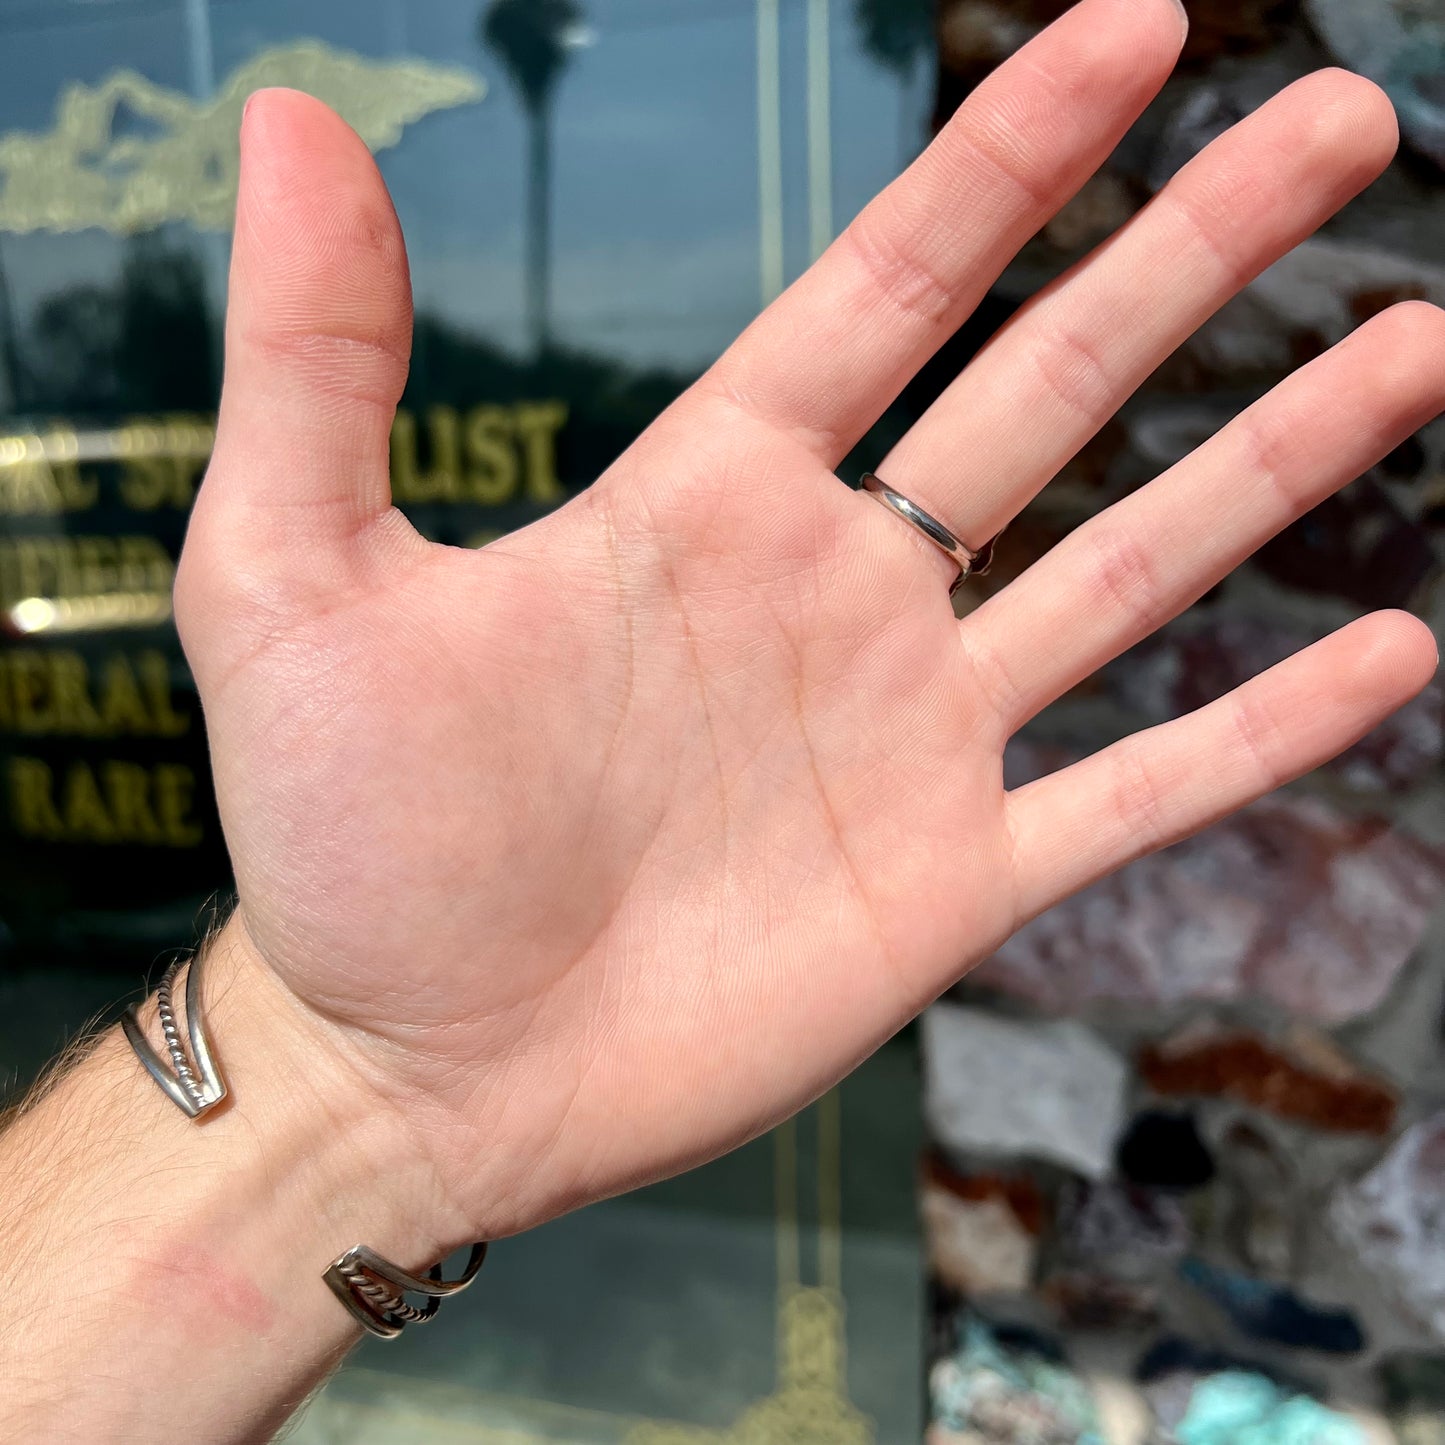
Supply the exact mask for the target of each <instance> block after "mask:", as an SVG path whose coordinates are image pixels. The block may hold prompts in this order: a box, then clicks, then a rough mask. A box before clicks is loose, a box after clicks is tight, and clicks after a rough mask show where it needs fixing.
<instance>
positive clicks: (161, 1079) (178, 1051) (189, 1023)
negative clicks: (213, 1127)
mask: <svg viewBox="0 0 1445 1445" xmlns="http://www.w3.org/2000/svg"><path fill="white" fill-rule="evenodd" d="M184 962H185V961H184V960H183V959H177V960H176V961H175V962H174V963H173V964H171V966H170V967H169V968H168V969H167V970H166V972H165V976H164V977H163V978H162V979H161V983H160V987H159V988H158V989H157V990H156V1011H157V1012H158V1013H159V1014H160V1020H161V1033H162V1035H163V1036H164V1038H165V1041H166V1052H167V1053H169V1054H170V1056H171V1068H170V1069H167V1068H166V1066H165V1062H164V1061H163V1060H162V1058H161V1056H160V1055H159V1054H158V1053H157V1052H156V1051H155V1049H153V1048H152V1047H151V1044H150V1040H149V1039H147V1038H146V1036H145V1032H144V1031H143V1030H142V1028H141V1025H140V1013H139V1011H138V1010H137V1008H136V1006H135V1005H134V1004H132V1005H131V1006H130V1007H129V1008H128V1009H126V1011H125V1012H124V1013H123V1014H122V1015H121V1019H120V1026H121V1028H122V1029H123V1030H124V1031H125V1036H126V1038H127V1039H128V1040H129V1041H130V1046H131V1048H133V1049H134V1050H135V1051H136V1054H137V1055H138V1056H139V1058H140V1061H141V1063H143V1064H144V1065H145V1067H146V1072H147V1073H149V1074H150V1076H151V1078H153V1079H154V1080H155V1081H156V1083H158V1084H159V1085H160V1086H161V1088H162V1089H164V1090H165V1092H166V1097H167V1098H169V1099H170V1100H172V1101H173V1102H174V1104H175V1105H176V1107H177V1108H178V1109H180V1110H181V1111H182V1113H185V1114H188V1115H189V1116H190V1117H191V1118H192V1119H199V1118H200V1117H201V1115H202V1114H205V1113H208V1112H209V1111H210V1110H212V1109H214V1108H215V1107H216V1105H217V1104H219V1103H220V1102H221V1100H222V1099H224V1098H225V1097H226V1081H225V1079H224V1078H223V1077H222V1076H221V1069H220V1065H218V1064H217V1063H216V1060H215V1057H214V1055H213V1054H212V1053H211V1039H210V1035H209V1034H208V1033H207V1032H206V1024H205V1020H204V1019H203V1018H202V1017H201V955H200V954H197V955H196V957H195V958H193V959H192V960H191V962H190V967H189V968H188V969H187V970H186V1036H187V1038H188V1039H189V1040H190V1045H191V1053H190V1057H189V1058H187V1056H186V1050H185V1047H184V1045H183V1044H182V1043H181V1031H180V1029H179V1028H178V1027H177V1025H176V1012H175V1007H174V1005H173V1003H172V1001H171V993H172V990H173V989H174V987H175V982H176V974H177V973H178V972H180V970H181V968H182V967H183V966H184ZM198 1073H199V1074H200V1078H197V1077H196V1075H197V1074H198Z"/></svg>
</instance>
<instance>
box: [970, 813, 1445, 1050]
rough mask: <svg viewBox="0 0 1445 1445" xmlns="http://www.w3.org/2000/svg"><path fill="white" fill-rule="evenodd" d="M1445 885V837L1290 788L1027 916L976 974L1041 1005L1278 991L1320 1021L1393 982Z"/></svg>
mask: <svg viewBox="0 0 1445 1445" xmlns="http://www.w3.org/2000/svg"><path fill="white" fill-rule="evenodd" d="M1442 892H1445V850H1442V849H1440V848H1437V847H1430V846H1427V845H1425V844H1423V843H1419V842H1416V841H1414V840H1413V839H1410V838H1408V837H1406V836H1405V835H1404V834H1402V833H1400V832H1398V831H1395V830H1393V829H1392V828H1391V827H1390V826H1389V825H1388V824H1386V823H1384V822H1383V821H1380V820H1374V819H1352V818H1346V817H1343V816H1341V815H1340V814H1338V813H1337V812H1335V811H1334V810H1332V809H1330V808H1327V807H1325V806H1324V805H1323V804H1321V803H1319V802H1317V801H1314V800H1312V799H1306V798H1301V797H1296V796H1276V797H1273V798H1269V799H1265V800H1264V801H1262V802H1259V803H1256V804H1255V805H1254V806H1253V807H1251V808H1249V809H1246V810H1245V811H1244V812H1243V813H1240V814H1238V815H1236V816H1235V817H1233V818H1231V819H1229V820H1228V821H1226V822H1224V823H1221V824H1219V825H1217V826H1216V827H1214V828H1211V829H1209V830H1208V831H1207V832H1205V833H1202V834H1200V835H1199V836H1198V837H1196V838H1193V839H1190V840H1189V841H1187V842H1184V843H1181V844H1179V845H1178V846H1177V847H1174V848H1170V849H1169V850H1167V851H1166V852H1164V853H1156V854H1153V855H1151V856H1150V857H1147V858H1142V859H1140V860H1139V861H1138V862H1137V863H1134V864H1131V865H1130V866H1129V867H1128V868H1125V869H1124V870H1123V871H1122V872H1120V873H1116V874H1114V875H1113V876H1112V877H1111V878H1108V879H1105V880H1104V881H1103V882H1102V883H1098V884H1095V885H1094V886H1093V887H1092V888H1088V889H1085V890H1084V892H1082V893H1080V894H1078V895H1076V896H1075V897H1073V898H1071V899H1068V900H1066V901H1065V902H1063V903H1061V904H1059V905H1058V906H1057V907H1055V908H1053V909H1051V910H1050V911H1049V912H1047V913H1045V914H1043V915H1042V916H1040V917H1039V918H1036V919H1034V920H1033V921H1032V922H1031V923H1028V924H1026V925H1025V926H1024V927H1023V928H1021V929H1020V930H1019V931H1018V933H1016V934H1015V935H1014V936H1013V937H1012V938H1011V939H1009V940H1008V942H1007V943H1005V944H1004V945H1003V947H1001V948H1000V949H999V951H998V952H997V953H996V954H995V955H994V956H993V957H992V958H991V959H989V960H988V961H986V962H985V963H983V964H982V965H980V967H979V968H978V969H977V970H976V971H975V973H974V974H973V976H972V977H973V981H974V982H976V983H978V984H985V985H990V986H992V987H995V988H999V989H1003V990H1005V991H1007V992H1009V993H1014V994H1018V995H1020V996H1022V997H1024V998H1027V999H1029V1000H1031V1001H1032V1002H1034V1003H1036V1004H1038V1005H1039V1006H1040V1007H1042V1008H1046V1009H1049V1010H1051V1011H1057V1012H1061V1013H1072V1012H1077V1011H1078V1010H1080V1009H1081V1008H1083V1007H1084V1006H1085V1005H1087V1004H1090V1003H1094V1002H1101V1001H1106V1000H1107V1001H1119V1002H1127V1003H1138V1004H1146V1005H1152V1006H1161V1005H1163V1006H1168V1005H1171V1004H1176V1003H1180V1002H1183V1001H1184V1000H1186V999H1216V1000H1234V999H1238V998H1241V997H1244V996H1254V997H1258V998H1263V999H1268V1000H1270V1001H1272V1002H1274V1003H1276V1004H1278V1005H1280V1006H1282V1007H1283V1008H1285V1009H1288V1010H1292V1011H1294V1012H1297V1013H1299V1014H1302V1015H1305V1016H1306V1017H1309V1018H1312V1019H1314V1020H1317V1021H1319V1022H1321V1023H1327V1024H1335V1023H1343V1022H1345V1021H1346V1020H1349V1019H1353V1018H1357V1017H1359V1016H1360V1015H1361V1014H1365V1013H1368V1012H1369V1011H1370V1010H1371V1009H1373V1008H1374V1007H1375V1006H1376V1005H1377V1004H1378V1003H1379V1002H1380V1001H1381V1000H1382V999H1383V998H1384V996H1385V994H1386V992H1387V991H1388V990H1389V987H1390V984H1391V983H1392V982H1393V980H1394V978H1395V976H1396V974H1398V972H1399V971H1400V969H1401V967H1402V966H1403V965H1404V963H1405V961H1406V959H1408V958H1409V956H1410V954H1411V953H1412V952H1413V951H1414V949H1415V947H1416V945H1417V944H1418V943H1419V941H1420V938H1421V936H1422V934H1423V933H1424V929H1425V925H1426V922H1427V921H1428V919H1429V915H1430V911H1431V909H1432V908H1433V907H1434V905H1435V904H1436V902H1437V901H1438V900H1439V898H1440V897H1441V895H1442Z"/></svg>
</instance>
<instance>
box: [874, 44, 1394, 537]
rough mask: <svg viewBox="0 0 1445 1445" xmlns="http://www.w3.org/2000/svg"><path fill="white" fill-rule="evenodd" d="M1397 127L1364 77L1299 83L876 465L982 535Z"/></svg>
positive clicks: (1364, 165)
mask: <svg viewBox="0 0 1445 1445" xmlns="http://www.w3.org/2000/svg"><path fill="white" fill-rule="evenodd" d="M1397 138H1398V133H1397V130H1396V126H1395V117H1394V111H1393V109H1392V108H1391V105H1390V102H1389V100H1388V99H1387V98H1386V97H1385V95H1384V94H1383V92H1382V91H1380V90H1379V89H1378V88H1377V87H1375V86H1374V85H1372V84H1371V83H1370V82H1369V81H1367V80H1364V79H1362V78H1360V77H1359V76H1356V75H1352V74H1350V73H1349V72H1348V71H1341V70H1326V71H1320V72H1318V73H1317V74H1314V75H1310V76H1307V77H1305V78H1304V79H1303V80H1300V81H1297V82H1295V84H1293V85H1291V86H1290V87H1288V88H1287V89H1286V90H1284V91H1282V92H1281V93H1280V94H1279V95H1277V96H1275V97H1274V99H1273V100H1271V101H1270V102H1269V103H1268V104H1266V105H1264V106H1263V107H1261V108H1260V109H1259V110H1258V111H1256V112H1255V113H1254V114H1253V115H1251V116H1249V117H1247V118H1246V119H1245V120H1243V121H1241V122H1240V123H1239V124H1238V125H1236V126H1234V127H1233V128H1232V129H1230V130H1229V131H1227V132H1226V133H1225V134H1224V135H1222V136H1221V137H1220V138H1219V139H1218V140H1216V141H1214V142H1213V143H1212V144H1211V145H1210V146H1208V147H1207V148H1206V149H1205V150H1204V151H1202V152H1201V153H1200V154H1199V155H1198V156H1197V157H1195V159H1194V160H1192V161H1191V162H1190V163H1189V164H1188V165H1187V166H1185V167H1184V169H1183V170H1181V171H1180V172H1179V174H1178V175H1177V176H1175V177H1174V179H1173V180H1172V181H1170V183H1169V184H1168V185H1167V186H1166V187H1165V188H1164V189H1163V190H1162V191H1161V192H1160V193H1159V195H1158V196H1156V197H1155V198H1154V200H1153V201H1151V202H1150V204H1149V205H1148V206H1146V207H1145V208H1144V209H1143V210H1142V211H1140V212H1139V214H1138V215H1136V216H1135V217H1134V218H1133V219H1132V220H1130V221H1129V222H1127V223H1126V224H1125V225H1124V226H1123V227H1122V228H1121V229H1120V230H1119V231H1117V232H1116V233H1115V234H1114V235H1113V236H1111V237H1110V238H1109V239H1108V240H1107V241H1105V242H1104V243H1103V244H1102V245H1100V246H1099V247H1097V248H1096V249H1095V250H1094V251H1093V252H1092V253H1091V254H1090V255H1088V256H1086V257H1084V258H1083V260H1081V261H1080V262H1078V263H1077V264H1076V265H1075V266H1073V267H1072V268H1070V270H1068V271H1066V272H1065V273H1064V274H1063V275H1062V276H1061V277H1059V278H1058V280H1056V281H1055V282H1053V283H1051V284H1050V285H1049V286H1048V287H1046V288H1045V289H1044V290H1043V291H1041V292H1039V294H1038V295H1037V296H1035V297H1034V298H1033V299H1032V300H1031V301H1030V302H1029V303H1028V304H1027V305H1025V306H1024V307H1022V308H1021V309H1020V310H1019V311H1018V313H1017V314H1016V315H1015V316H1014V317H1013V318H1012V319H1011V320H1010V321H1009V322H1008V323H1007V324H1006V325H1005V326H1004V327H1003V328H1002V329H1001V330H1000V331H999V332H998V333H997V334H996V335H995V336H994V337H993V338H992V340H990V341H989V343H988V344H987V345H986V346H985V347H984V348H983V349H982V350H981V351H980V352H979V354H978V355H977V356H976V357H975V358H974V359H973V361H972V362H970V363H969V365H968V366H967V367H966V368H965V369H964V371H963V372H962V373H961V374H960V375H959V376H958V377H957V378H956V379H955V380H954V382H953V383H952V384H951V385H950V386H949V387H948V389H947V390H946V391H945V392H944V393H943V395H942V396H940V397H939V398H938V400H937V401H935V402H934V403H933V405H932V406H931V407H930V408H929V409H928V411H927V412H925V413H924V415H923V417H922V418H921V419H920V420H919V421H918V422H917V424H916V425H915V426H914V427H913V428H912V430H911V431H909V433H908V434H907V435H906V436H905V437H904V438H903V439H902V440H901V441H900V442H899V443H898V445H897V446H896V447H894V449H893V451H892V452H891V453H890V454H889V456H888V457H887V458H886V459H885V460H884V462H883V464H882V465H881V466H880V467H879V469H878V471H879V475H880V476H882V477H884V478H885V479H886V480H887V482H888V484H889V485H890V486H892V487H895V488H897V489H898V490H899V491H900V492H902V493H903V494H904V495H905V496H907V497H909V498H910V499H911V500H913V501H915V502H917V503H918V504H919V505H920V506H922V507H924V508H925V509H926V510H928V511H929V512H932V513H933V514H934V515H935V516H937V517H939V518H940V519H941V520H943V521H944V522H945V523H946V524H947V525H948V526H949V527H950V528H952V530H953V531H954V532H955V533H957V534H958V535H960V536H961V537H963V539H964V540H965V541H966V542H967V543H968V544H969V545H970V546H973V547H975V548H976V547H979V546H980V545H982V543H983V542H984V541H985V540H986V539H987V538H989V537H991V536H993V535H994V534H995V533H996V532H998V531H999V530H1000V529H1001V528H1002V527H1003V526H1004V525H1005V524H1006V523H1007V522H1008V521H1010V520H1011V519H1012V518H1013V517H1014V516H1015V515H1016V514H1017V513H1018V512H1019V511H1021V510H1022V509H1023V507H1024V506H1025V505H1026V504H1027V503H1028V502H1029V500H1030V499H1031V498H1032V497H1033V496H1034V495H1035V494H1036V493H1037V492H1038V491H1040V490H1041V489H1042V488H1043V487H1044V486H1045V484H1046V483H1047V482H1048V481H1049V480H1050V478H1052V477H1053V476H1054V475H1055V474H1056V473H1057V472H1058V471H1059V469H1060V468H1061V467H1063V465H1064V464H1065V463H1066V462H1067V461H1068V460H1069V459H1070V458H1071V457H1073V456H1074V454H1075V453H1076V452H1077V451H1078V450H1079V448H1080V447H1082V446H1083V445H1084V443H1085V442H1087V441H1088V440H1089V438H1090V437H1092V436H1093V435H1094V433H1095V432H1097V431H1098V430H1099V428H1100V427H1101V426H1103V424H1104V423H1105V421H1107V420H1108V419H1109V417H1111V416H1112V415H1113V414H1114V412H1115V411H1117V410H1118V408H1119V407H1120V406H1121V405H1122V404H1123V403H1124V402H1125V401H1126V400H1127V399H1128V398H1129V396H1130V395H1131V394H1132V393H1133V392H1134V390H1135V389H1136V388H1137V387H1138V386H1139V385H1140V384H1141V383H1142V382H1143V381H1144V379H1145V378H1146V377H1147V376H1148V375H1149V374H1150V373H1151V372H1152V371H1153V370H1154V369H1155V368H1156V367H1157V366H1158V365H1159V364H1160V363H1161V362H1162V361H1163V360H1165V358H1166V357H1168V356H1169V354H1170V353H1171V352H1172V351H1174V350H1175V349H1176V348H1177V347H1178V346H1179V345H1180V344H1181V343H1182V342H1184V341H1185V340H1186V339H1187V338H1188V337H1189V336H1190V335H1191V334H1192V333H1193V332H1194V330H1195V329H1196V328H1197V327H1198V326H1199V325H1200V324H1201V323H1202V322H1204V321H1205V320H1206V319H1207V318H1208V317H1209V316H1211V315H1212V314H1213V313H1214V312H1215V311H1217V310H1218V309H1219V307H1220V306H1222V305H1223V304H1224V303H1225V302H1226V301H1227V300H1228V299H1229V298H1230V297H1231V296H1233V295H1234V294H1235V293H1236V292H1238V291H1239V290H1241V289H1242V288H1243V287H1244V286H1245V285H1246V284H1247V283H1248V282H1249V281H1251V280H1253V278H1254V277H1255V276H1257V275H1258V274H1259V273H1260V272H1261V271H1263V270H1264V269H1265V267H1266V266H1268V265H1270V263H1271V262H1273V261H1275V260H1277V259H1278V258H1279V257H1280V256H1282V255H1283V254H1284V253H1285V252H1286V251H1288V250H1289V249H1290V248H1291V247H1292V246H1295V245H1297V244H1298V243H1299V242H1300V241H1302V240H1303V239H1304V238H1305V237H1306V236H1308V235H1309V234H1310V233H1311V232H1313V231H1314V230H1315V229H1316V228H1317V227H1318V226H1319V225H1320V223H1321V222H1322V221H1324V220H1325V219H1326V218H1327V217H1329V216H1330V215H1332V214H1333V213H1334V212H1335V211H1336V210H1338V209H1339V208H1340V207H1341V206H1342V205H1344V203H1345V202H1346V201H1347V200H1349V199H1350V197H1352V196H1354V195H1355V194H1356V193H1357V192H1359V191H1360V190H1362V189H1363V188H1364V187H1365V186H1366V185H1368V184H1369V182H1370V181H1371V180H1373V179H1374V177H1375V176H1377V175H1378V174H1379V173H1380V171H1381V170H1383V169H1384V167H1385V166H1386V165H1387V164H1388V163H1389V160H1390V157H1391V156H1392V155H1393V154H1394V151H1395V146H1396V143H1397Z"/></svg>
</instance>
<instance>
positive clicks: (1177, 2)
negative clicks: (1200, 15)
mask: <svg viewBox="0 0 1445 1445" xmlns="http://www.w3.org/2000/svg"><path fill="white" fill-rule="evenodd" d="M1174 8H1175V9H1176V10H1177V11H1178V12H1179V23H1180V25H1182V26H1183V27H1184V34H1185V35H1188V34H1189V12H1188V11H1187V10H1186V9H1185V8H1184V0H1174Z"/></svg>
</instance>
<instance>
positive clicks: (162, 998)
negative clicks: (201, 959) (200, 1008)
mask: <svg viewBox="0 0 1445 1445" xmlns="http://www.w3.org/2000/svg"><path fill="white" fill-rule="evenodd" d="M181 966H182V960H181V959H179V958H178V959H177V960H176V961H175V962H174V963H173V964H171V966H170V967H169V968H168V969H167V970H166V971H165V974H164V975H163V977H162V978H161V982H160V987H159V988H157V989H156V1012H157V1013H158V1014H159V1015H160V1020H161V1033H162V1034H164V1035H165V1040H166V1048H167V1049H169V1050H170V1055H171V1063H172V1064H173V1065H174V1066H175V1070H176V1077H177V1078H178V1079H179V1080H180V1081H181V1087H182V1088H183V1089H184V1090H185V1091H186V1093H188V1094H189V1095H190V1096H191V1098H192V1099H194V1100H195V1102H196V1103H197V1104H204V1103H205V1101H206V1092H205V1090H204V1089H202V1088H201V1085H200V1082H199V1080H198V1079H197V1078H196V1076H195V1073H194V1072H193V1071H192V1069H191V1065H190V1061H189V1060H188V1059H187V1058H186V1050H185V1046H184V1045H183V1044H182V1043H181V1031H180V1029H179V1027H177V1025H176V1010H175V1006H174V1004H173V1003H172V1002H171V989H172V987H173V986H174V984H175V981H176V975H177V974H178V973H179V972H180V970H181Z"/></svg>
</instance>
